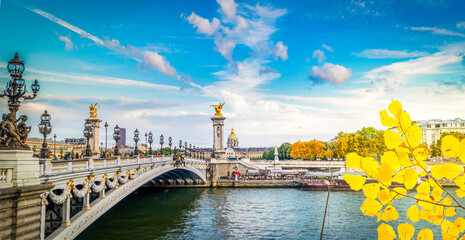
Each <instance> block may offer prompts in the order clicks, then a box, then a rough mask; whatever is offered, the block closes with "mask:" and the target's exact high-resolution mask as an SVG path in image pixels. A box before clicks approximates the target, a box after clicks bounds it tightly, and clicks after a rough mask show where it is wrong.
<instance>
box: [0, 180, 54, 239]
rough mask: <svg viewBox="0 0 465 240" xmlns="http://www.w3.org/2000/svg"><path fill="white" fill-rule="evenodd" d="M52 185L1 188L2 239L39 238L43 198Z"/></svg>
mask: <svg viewBox="0 0 465 240" xmlns="http://www.w3.org/2000/svg"><path fill="white" fill-rule="evenodd" d="M50 188H52V185H36V186H27V187H16V188H6V189H0V239H2V240H3V239H39V237H40V217H41V209H42V202H41V201H42V198H41V197H40V194H41V193H43V192H47V191H49V190H50Z"/></svg>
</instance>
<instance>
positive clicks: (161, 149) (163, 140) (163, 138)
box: [160, 134, 171, 156]
mask: <svg viewBox="0 0 465 240" xmlns="http://www.w3.org/2000/svg"><path fill="white" fill-rule="evenodd" d="M170 141H171V137H170ZM163 143H165V137H163V134H162V135H160V152H161V156H163V155H164V152H163ZM170 152H171V150H170Z"/></svg>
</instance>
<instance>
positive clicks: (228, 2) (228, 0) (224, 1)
mask: <svg viewBox="0 0 465 240" xmlns="http://www.w3.org/2000/svg"><path fill="white" fill-rule="evenodd" d="M216 2H218V4H220V6H221V10H223V12H224V13H225V14H226V16H228V17H229V18H234V17H235V16H236V9H237V3H235V2H234V0H217V1H216Z"/></svg>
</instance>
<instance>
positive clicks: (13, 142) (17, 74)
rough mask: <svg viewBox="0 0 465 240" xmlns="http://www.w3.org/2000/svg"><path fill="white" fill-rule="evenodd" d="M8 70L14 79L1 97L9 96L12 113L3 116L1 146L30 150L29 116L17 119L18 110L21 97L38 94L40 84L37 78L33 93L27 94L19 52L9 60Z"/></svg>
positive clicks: (30, 96)
mask: <svg viewBox="0 0 465 240" xmlns="http://www.w3.org/2000/svg"><path fill="white" fill-rule="evenodd" d="M7 69H8V72H9V73H10V77H11V78H12V80H10V81H9V82H7V83H6V87H5V90H4V91H3V93H2V94H0V97H1V98H4V97H8V109H9V110H10V113H8V114H5V115H4V116H3V118H2V122H1V126H2V128H3V129H4V131H2V133H1V135H0V139H1V140H0V147H1V148H4V149H18V148H21V149H25V150H29V149H30V148H29V146H28V145H26V140H27V135H28V134H29V132H30V131H31V127H28V126H27V125H26V121H27V116H26V115H21V116H20V117H19V119H16V112H17V111H18V110H19V106H20V104H21V99H24V100H31V99H34V98H35V97H36V96H37V92H39V89H40V86H39V83H38V82H37V80H35V81H34V84H32V85H31V90H32V93H33V94H32V95H31V94H26V92H27V91H26V86H25V81H24V79H23V72H24V62H23V61H21V60H19V56H18V53H16V54H15V56H14V58H13V59H11V60H10V61H9V62H8V65H7Z"/></svg>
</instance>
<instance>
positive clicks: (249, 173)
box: [246, 169, 260, 175]
mask: <svg viewBox="0 0 465 240" xmlns="http://www.w3.org/2000/svg"><path fill="white" fill-rule="evenodd" d="M246 174H247V175H260V171H258V170H257V169H247V171H246Z"/></svg>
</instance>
